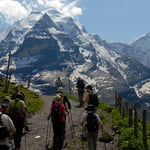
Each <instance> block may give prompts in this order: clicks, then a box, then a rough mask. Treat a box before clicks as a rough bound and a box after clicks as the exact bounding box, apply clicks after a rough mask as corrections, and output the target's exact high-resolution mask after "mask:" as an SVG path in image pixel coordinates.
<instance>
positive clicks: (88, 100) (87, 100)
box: [83, 85, 99, 108]
mask: <svg viewBox="0 0 150 150" xmlns="http://www.w3.org/2000/svg"><path fill="white" fill-rule="evenodd" d="M85 89H86V92H85V93H84V96H83V102H84V105H85V106H87V105H90V104H92V105H94V106H95V107H96V108H98V104H99V100H98V96H97V94H96V93H94V91H93V88H92V86H91V85H88V86H87V87H86V88H85Z"/></svg>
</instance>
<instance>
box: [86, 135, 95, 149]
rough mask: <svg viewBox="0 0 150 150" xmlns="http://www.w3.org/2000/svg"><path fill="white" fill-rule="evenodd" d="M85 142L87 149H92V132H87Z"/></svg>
mask: <svg viewBox="0 0 150 150" xmlns="http://www.w3.org/2000/svg"><path fill="white" fill-rule="evenodd" d="M87 142H88V149H89V150H94V144H93V134H92V133H87Z"/></svg>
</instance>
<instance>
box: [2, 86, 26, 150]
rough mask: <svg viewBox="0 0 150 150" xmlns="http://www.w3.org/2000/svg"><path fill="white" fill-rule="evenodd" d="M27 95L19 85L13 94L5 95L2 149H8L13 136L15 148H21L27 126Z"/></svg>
mask: <svg viewBox="0 0 150 150" xmlns="http://www.w3.org/2000/svg"><path fill="white" fill-rule="evenodd" d="M26 113H27V106H26V104H25V95H24V93H23V92H22V91H20V89H19V87H18V86H15V87H14V93H13V94H12V96H11V97H10V96H5V97H4V99H3V100H2V103H1V104H0V150H8V149H9V145H10V143H9V142H10V138H12V140H13V143H14V144H12V149H13V150H20V147H21V138H22V135H23V132H25V131H26V132H27V131H29V128H28V126H27V117H26Z"/></svg>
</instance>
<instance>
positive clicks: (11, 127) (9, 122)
mask: <svg viewBox="0 0 150 150" xmlns="http://www.w3.org/2000/svg"><path fill="white" fill-rule="evenodd" d="M8 124H9V129H10V132H11V133H12V134H15V133H16V128H15V126H14V123H13V121H12V120H11V119H10V118H9V116H8Z"/></svg>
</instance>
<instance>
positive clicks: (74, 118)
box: [21, 95, 118, 150]
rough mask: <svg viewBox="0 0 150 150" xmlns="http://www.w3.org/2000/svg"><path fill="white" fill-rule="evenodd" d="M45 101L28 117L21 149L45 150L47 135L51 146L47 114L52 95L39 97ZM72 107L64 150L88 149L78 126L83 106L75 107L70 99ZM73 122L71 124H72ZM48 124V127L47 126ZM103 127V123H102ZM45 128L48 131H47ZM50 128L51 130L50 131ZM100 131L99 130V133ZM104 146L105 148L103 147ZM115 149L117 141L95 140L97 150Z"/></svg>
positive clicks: (51, 139)
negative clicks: (27, 127)
mask: <svg viewBox="0 0 150 150" xmlns="http://www.w3.org/2000/svg"><path fill="white" fill-rule="evenodd" d="M40 99H42V100H43V101H44V102H45V105H44V106H43V108H42V110H41V111H40V112H38V113H36V114H35V115H33V116H32V117H31V118H29V119H28V125H29V128H30V132H29V133H28V134H26V135H25V136H23V137H22V143H21V150H46V144H47V143H46V139H47V135H48V137H49V138H48V139H47V141H48V144H49V146H50V147H51V146H52V141H53V130H52V126H51V128H50V125H51V122H49V125H48V120H47V116H48V114H49V111H50V105H51V102H52V96H46V95H43V96H41V97H40ZM70 102H71V105H72V109H71V112H70V115H69V116H67V120H66V138H65V143H67V147H66V148H64V150H83V149H84V150H88V148H87V142H82V141H81V134H82V127H81V126H80V119H81V115H82V113H83V111H84V108H76V107H75V106H76V105H78V103H77V102H74V101H71V100H70ZM72 122H73V126H72ZM48 126H49V128H47V127H48ZM104 128H105V125H104ZM47 129H48V130H49V132H47ZM50 130H51V131H50ZM100 134H101V132H99V135H100ZM105 146H106V149H105ZM104 149H105V150H117V149H118V148H117V142H116V141H114V142H112V143H107V144H105V143H103V142H99V141H98V142H97V150H104Z"/></svg>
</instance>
